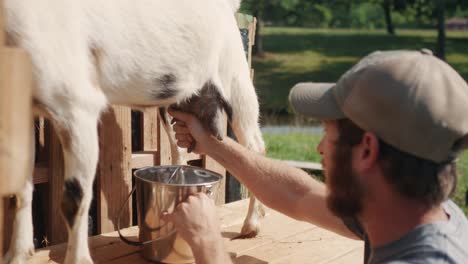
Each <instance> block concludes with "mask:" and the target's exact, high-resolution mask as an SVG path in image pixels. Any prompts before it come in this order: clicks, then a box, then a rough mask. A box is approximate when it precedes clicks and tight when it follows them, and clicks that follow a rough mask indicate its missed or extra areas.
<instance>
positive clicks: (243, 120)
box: [230, 71, 265, 154]
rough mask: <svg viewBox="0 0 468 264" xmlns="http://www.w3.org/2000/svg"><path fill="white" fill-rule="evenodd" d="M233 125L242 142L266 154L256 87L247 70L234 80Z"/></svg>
mask: <svg viewBox="0 0 468 264" xmlns="http://www.w3.org/2000/svg"><path fill="white" fill-rule="evenodd" d="M231 89H232V93H231V100H230V103H231V107H232V119H231V122H230V123H231V127H232V130H233V132H234V134H235V136H236V138H237V140H238V141H239V143H240V144H242V145H244V146H245V147H247V148H248V149H250V150H253V151H255V152H258V153H261V154H264V153H265V143H264V141H263V137H262V133H261V131H260V124H259V118H260V109H259V103H258V98H257V94H256V92H255V87H254V86H253V83H252V80H251V79H250V76H249V74H248V71H246V74H239V75H238V76H236V77H234V80H233V82H232V87H231Z"/></svg>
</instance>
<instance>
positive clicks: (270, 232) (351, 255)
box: [28, 200, 364, 264]
mask: <svg viewBox="0 0 468 264" xmlns="http://www.w3.org/2000/svg"><path fill="white" fill-rule="evenodd" d="M247 207H248V200H242V201H239V202H235V203H230V204H226V205H223V206H220V207H219V209H218V212H219V216H220V218H221V222H222V226H223V228H222V230H223V237H225V241H224V242H225V244H226V248H227V250H228V251H229V252H230V253H231V256H232V257H233V261H234V263H239V264H240V263H242V264H254V263H298V264H299V263H300V264H303V263H343V264H344V263H363V252H364V249H363V243H362V242H360V241H355V240H350V239H347V238H344V237H341V236H338V235H336V234H334V233H331V232H329V231H326V230H324V229H321V228H318V227H316V226H314V225H311V224H308V223H304V222H298V221H296V220H293V219H291V218H289V217H287V216H284V215H282V214H280V213H278V212H276V211H273V210H271V209H267V215H266V217H265V218H263V219H262V220H261V225H262V231H261V233H260V235H259V236H258V237H256V238H253V239H246V240H232V241H231V240H230V238H233V237H235V236H236V235H238V232H239V230H240V228H241V226H242V222H243V219H244V215H245V213H246V212H247ZM137 233H138V229H137V227H131V228H127V229H125V231H124V234H126V235H128V236H130V237H131V238H132V236H133V238H135V237H136V235H137ZM90 246H91V248H92V249H91V254H92V257H93V259H94V261H95V262H96V263H122V264H123V263H148V262H147V261H145V260H144V259H143V258H142V257H141V256H140V255H139V253H138V249H137V248H135V247H132V246H128V245H126V244H124V243H123V242H121V241H120V239H119V238H118V235H117V232H113V233H109V234H105V235H100V236H96V237H92V238H90ZM65 249H66V245H65V244H62V245H57V246H53V247H50V248H46V249H42V250H40V251H38V252H36V254H35V256H34V258H33V259H31V260H30V261H29V262H28V263H62V262H63V257H64V256H63V255H64V253H65Z"/></svg>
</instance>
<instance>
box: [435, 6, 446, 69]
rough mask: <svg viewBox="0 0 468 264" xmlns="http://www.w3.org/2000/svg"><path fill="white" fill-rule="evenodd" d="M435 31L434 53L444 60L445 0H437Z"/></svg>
mask: <svg viewBox="0 0 468 264" xmlns="http://www.w3.org/2000/svg"><path fill="white" fill-rule="evenodd" d="M437 32H438V34H437V50H436V55H437V57H439V58H440V59H441V60H445V0H437Z"/></svg>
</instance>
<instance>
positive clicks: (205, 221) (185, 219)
mask: <svg viewBox="0 0 468 264" xmlns="http://www.w3.org/2000/svg"><path fill="white" fill-rule="evenodd" d="M164 220H165V221H171V222H173V223H174V225H175V227H176V229H177V232H179V234H180V235H181V236H182V238H183V239H185V240H186V241H187V242H188V243H189V244H193V245H198V244H200V243H203V242H204V241H203V240H204V239H209V240H216V239H221V235H220V234H221V231H220V224H219V220H218V216H217V215H216V207H215V204H214V202H213V200H211V199H210V198H209V197H208V196H207V195H206V194H204V193H196V194H193V195H190V196H189V197H188V198H187V200H186V201H185V202H182V203H180V204H179V205H178V206H177V207H176V209H175V210H174V212H173V213H171V214H165V215H164Z"/></svg>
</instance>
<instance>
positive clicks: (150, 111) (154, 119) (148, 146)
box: [140, 107, 158, 150]
mask: <svg viewBox="0 0 468 264" xmlns="http://www.w3.org/2000/svg"><path fill="white" fill-rule="evenodd" d="M142 116H143V117H142V118H143V120H142V121H143V122H142V128H141V129H140V132H141V133H142V136H141V138H142V139H143V144H142V145H143V150H157V149H158V108H157V107H149V108H146V109H145V110H144V111H143V115H142Z"/></svg>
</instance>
